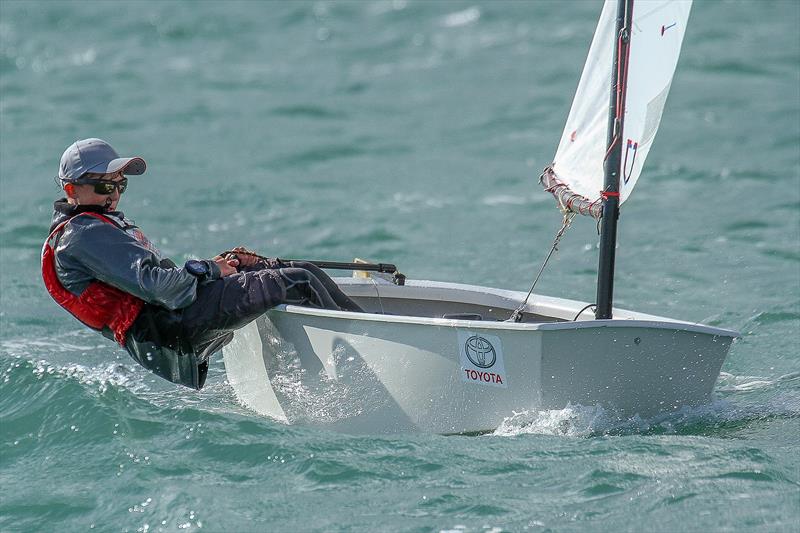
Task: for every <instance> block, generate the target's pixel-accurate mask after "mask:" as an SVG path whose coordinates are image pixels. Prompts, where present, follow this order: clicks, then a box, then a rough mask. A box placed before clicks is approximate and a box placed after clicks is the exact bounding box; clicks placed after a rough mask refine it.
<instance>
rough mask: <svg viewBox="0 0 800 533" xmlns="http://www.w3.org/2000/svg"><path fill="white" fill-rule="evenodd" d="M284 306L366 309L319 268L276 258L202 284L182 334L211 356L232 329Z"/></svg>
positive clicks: (184, 317) (184, 318)
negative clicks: (279, 306)
mask: <svg viewBox="0 0 800 533" xmlns="http://www.w3.org/2000/svg"><path fill="white" fill-rule="evenodd" d="M270 267H277V268H270ZM280 304H293V305H305V306H309V307H317V308H321V309H335V310H340V311H362V309H361V308H360V307H359V306H358V304H356V303H355V302H354V301H353V300H351V299H350V298H349V297H348V296H347V295H346V294H344V293H343V292H342V291H341V289H339V287H338V286H337V285H336V283H335V282H334V281H333V280H332V279H331V278H330V277H329V276H328V275H327V274H326V273H325V272H323V271H322V270H321V269H320V268H318V267H317V266H315V265H313V264H311V263H307V262H304V261H292V262H289V263H287V262H283V261H278V260H273V261H271V264H267V263H262V264H260V265H258V266H256V267H250V268H248V269H245V270H244V271H242V272H239V273H237V274H232V275H230V276H225V277H223V278H220V279H217V280H214V281H211V282H209V283H204V284H202V285H200V286H198V288H197V299H196V300H195V301H194V302H193V303H192V304H191V305H189V306H188V307H186V308H184V309H183V312H182V316H181V336H182V337H183V338H184V339H185V340H188V342H189V344H191V346H192V347H193V349H194V351H195V353H197V354H198V355H201V353H202V355H206V356H207V355H210V354H211V353H213V352H215V351H217V350H219V349H220V348H221V347H222V346H224V345H225V344H227V343H228V342H230V339H231V338H232V333H231V332H232V331H233V330H235V329H239V328H241V327H243V326H245V325H247V324H249V323H250V322H252V321H253V320H255V319H256V318H258V317H259V316H260V315H262V314H263V313H264V312H266V311H268V310H269V309H272V308H273V307H275V306H276V305H280Z"/></svg>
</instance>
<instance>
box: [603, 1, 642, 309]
mask: <svg viewBox="0 0 800 533" xmlns="http://www.w3.org/2000/svg"><path fill="white" fill-rule="evenodd" d="M632 14H633V0H618V2H617V24H616V28H617V31H616V33H615V39H616V42H615V44H614V64H613V66H612V70H611V107H610V110H609V116H608V137H607V138H608V142H607V144H606V146H608V147H609V150H608V154H607V156H606V159H605V162H604V164H603V170H604V172H605V183H604V186H603V216H602V218H601V219H600V259H599V265H598V267H597V309H596V311H595V318H596V319H598V320H600V319H608V318H611V307H612V300H613V295H614V259H615V252H616V246H617V219H618V218H619V175H620V159H621V157H620V156H621V155H622V139H621V135H622V124H623V120H624V118H625V92H626V90H627V81H628V79H627V78H628V76H627V73H628V47H629V46H630V20H631V16H632Z"/></svg>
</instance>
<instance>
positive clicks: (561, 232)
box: [506, 209, 575, 322]
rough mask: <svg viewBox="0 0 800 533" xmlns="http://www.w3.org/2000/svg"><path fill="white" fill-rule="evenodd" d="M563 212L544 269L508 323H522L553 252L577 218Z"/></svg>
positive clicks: (540, 270)
mask: <svg viewBox="0 0 800 533" xmlns="http://www.w3.org/2000/svg"><path fill="white" fill-rule="evenodd" d="M562 212H563V213H564V221H563V222H562V224H561V229H559V230H558V233H556V236H555V239H553V246H551V247H550V251H549V252H548V253H547V257H545V258H544V262H543V263H542V267H541V268H540V269H539V273H538V274H536V279H534V280H533V285H531V290H529V291H528V295H527V296H526V297H525V301H523V302H522V304H521V305H520V306H519V307H517V309H516V310H515V311H514V312H513V313H511V316H510V317H509V318H508V320H506V322H521V321H522V312H523V310H524V309H525V307H527V305H528V300H529V299H530V297H531V295H532V294H533V289H534V288H535V287H536V284H537V283H538V282H539V278H541V277H542V272H544V268H545V267H546V266H547V262H548V261H550V257H552V255H553V252H555V251H556V250H557V249H558V243H559V242H560V241H561V237H563V236H564V233H566V231H567V229H568V228H569V227H570V225H571V224H572V219H573V218H575V213H574V212H572V211H569V210H567V209H562Z"/></svg>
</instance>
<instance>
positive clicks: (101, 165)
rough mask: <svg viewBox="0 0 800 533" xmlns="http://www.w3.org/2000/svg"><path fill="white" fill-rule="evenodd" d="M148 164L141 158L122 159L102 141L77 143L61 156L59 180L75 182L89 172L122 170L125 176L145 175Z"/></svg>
mask: <svg viewBox="0 0 800 533" xmlns="http://www.w3.org/2000/svg"><path fill="white" fill-rule="evenodd" d="M146 168H147V164H146V163H145V162H144V159H142V158H141V157H120V156H119V154H117V151H116V150H114V149H113V148H112V147H111V145H110V144H108V143H107V142H105V141H104V140H102V139H83V140H82V141H75V142H74V143H72V144H71V145H70V146H69V148H67V149H66V150H65V151H64V155H62V156H61V164H60V165H59V166H58V178H59V179H60V180H61V181H62V182H74V181H76V180H77V179H78V178H80V177H81V176H83V175H84V174H86V173H87V172H93V173H97V174H113V173H114V172H118V171H120V170H122V172H123V173H125V174H133V175H139V174H144V171H145V169H146Z"/></svg>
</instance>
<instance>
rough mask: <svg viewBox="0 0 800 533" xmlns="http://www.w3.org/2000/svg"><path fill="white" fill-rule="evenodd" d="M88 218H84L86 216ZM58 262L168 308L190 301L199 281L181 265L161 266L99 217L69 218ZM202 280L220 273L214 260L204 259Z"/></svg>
mask: <svg viewBox="0 0 800 533" xmlns="http://www.w3.org/2000/svg"><path fill="white" fill-rule="evenodd" d="M87 218H88V217H87ZM56 257H57V261H58V262H59V264H61V265H63V266H64V267H65V268H68V265H69V264H75V263H77V264H78V265H80V267H82V268H83V269H86V270H88V271H89V272H91V275H92V276H93V277H94V278H96V279H98V280H100V281H103V282H105V283H108V284H109V285H112V286H114V287H117V288H118V289H120V290H123V291H125V292H127V293H129V294H132V295H134V296H136V297H138V298H141V299H142V300H144V301H145V302H148V303H152V304H157V305H161V306H163V307H166V308H168V309H180V308H183V307H186V306H187V305H189V304H191V303H192V302H194V300H195V298H196V295H197V284H198V281H205V280H199V279H198V278H197V277H195V276H193V275H192V274H190V273H189V272H187V271H186V270H185V269H184V268H179V267H174V268H169V267H168V268H164V267H162V266H161V262H160V261H159V258H158V257H157V256H156V255H155V254H154V253H153V252H151V251H150V250H148V249H147V248H145V247H144V246H143V245H142V244H141V243H139V241H137V240H136V239H134V238H133V237H132V236H130V235H129V234H127V233H125V232H124V231H122V230H121V229H119V228H118V227H116V226H114V225H112V224H107V223H105V222H102V221H99V220H86V221H84V220H80V221H79V220H73V221H72V222H70V223H69V224H68V225H67V227H66V228H65V231H64V234H63V236H62V238H61V239H60V242H59V244H58V247H57V249H56ZM206 263H207V264H208V266H209V274H208V275H207V276H206V278H205V279H207V280H212V279H217V278H219V277H220V276H221V272H220V267H219V265H218V264H217V263H216V262H215V261H206Z"/></svg>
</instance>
